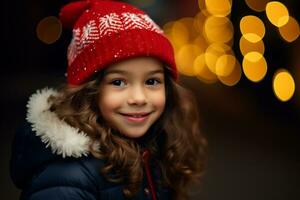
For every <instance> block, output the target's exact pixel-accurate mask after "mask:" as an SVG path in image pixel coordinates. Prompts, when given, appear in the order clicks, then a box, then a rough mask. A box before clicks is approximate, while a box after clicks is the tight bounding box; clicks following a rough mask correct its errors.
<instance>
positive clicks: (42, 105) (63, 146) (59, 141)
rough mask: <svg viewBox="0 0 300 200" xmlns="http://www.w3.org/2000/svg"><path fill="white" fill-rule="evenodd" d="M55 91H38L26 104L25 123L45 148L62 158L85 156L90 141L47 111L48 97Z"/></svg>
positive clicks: (47, 89)
mask: <svg viewBox="0 0 300 200" xmlns="http://www.w3.org/2000/svg"><path fill="white" fill-rule="evenodd" d="M57 94H58V93H57V91H55V90H53V89H49V88H45V89H42V90H38V91H37V92H36V93H35V94H33V95H32V96H31V97H30V99H29V101H28V104H27V108H28V110H27V118H26V119H27V121H28V122H30V123H31V127H32V130H33V131H35V133H36V136H39V137H40V138H41V140H42V142H43V143H45V144H46V147H49V146H50V148H51V150H52V152H53V153H56V154H58V155H62V157H76V158H78V157H81V156H83V155H84V156H87V154H88V153H89V146H90V144H91V139H90V138H89V137H88V136H87V135H86V134H85V133H84V132H82V131H80V130H79V129H77V128H74V127H72V126H70V125H69V124H67V123H66V122H64V121H62V120H60V119H59V118H58V117H57V115H56V114H55V113H53V112H51V111H50V110H49V108H50V106H51V105H50V103H49V102H48V97H49V96H51V95H57Z"/></svg>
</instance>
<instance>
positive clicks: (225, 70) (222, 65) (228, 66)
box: [216, 54, 236, 77]
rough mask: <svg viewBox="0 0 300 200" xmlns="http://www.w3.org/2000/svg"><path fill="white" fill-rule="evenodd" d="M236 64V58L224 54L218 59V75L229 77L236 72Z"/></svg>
mask: <svg viewBox="0 0 300 200" xmlns="http://www.w3.org/2000/svg"><path fill="white" fill-rule="evenodd" d="M235 63H236V58H235V56H233V55H231V54H224V55H222V56H220V57H219V58H218V59H217V62H216V75H217V76H223V77H224V76H229V75H230V74H231V73H232V71H233V70H234V67H235Z"/></svg>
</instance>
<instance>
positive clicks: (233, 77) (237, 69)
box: [218, 61, 242, 86]
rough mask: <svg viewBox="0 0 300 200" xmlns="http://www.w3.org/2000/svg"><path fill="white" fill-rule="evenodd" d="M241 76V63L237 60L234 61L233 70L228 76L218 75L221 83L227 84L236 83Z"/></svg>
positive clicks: (232, 84)
mask: <svg viewBox="0 0 300 200" xmlns="http://www.w3.org/2000/svg"><path fill="white" fill-rule="evenodd" d="M241 77H242V69H241V65H240V63H239V62H238V61H236V62H235V66H234V68H233V71H232V72H231V73H230V74H229V75H228V76H218V79H219V80H220V82H221V83H223V84H224V85H227V86H234V85H236V84H237V83H238V82H239V81H240V79H241Z"/></svg>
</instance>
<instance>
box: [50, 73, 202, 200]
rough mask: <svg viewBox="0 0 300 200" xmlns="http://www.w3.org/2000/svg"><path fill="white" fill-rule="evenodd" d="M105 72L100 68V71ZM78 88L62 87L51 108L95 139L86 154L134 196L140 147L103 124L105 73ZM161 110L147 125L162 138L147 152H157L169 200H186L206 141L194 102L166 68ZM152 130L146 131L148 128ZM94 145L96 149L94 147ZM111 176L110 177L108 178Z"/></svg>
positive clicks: (197, 175)
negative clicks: (101, 94) (100, 162)
mask: <svg viewBox="0 0 300 200" xmlns="http://www.w3.org/2000/svg"><path fill="white" fill-rule="evenodd" d="M103 71H104V70H103ZM103 71H102V72H100V74H99V75H97V77H93V78H92V79H91V80H90V81H88V82H86V83H84V84H82V85H80V86H68V85H64V86H63V87H62V88H61V89H60V92H59V95H56V96H51V97H50V98H49V101H50V103H51V104H52V106H51V108H50V110H51V111H53V112H55V113H56V114H57V116H58V117H59V118H60V119H61V120H64V121H65V122H67V123H68V124H70V125H71V126H74V127H78V128H79V129H80V130H82V131H84V132H85V133H86V134H88V135H89V136H90V137H91V138H92V139H93V141H94V143H93V144H91V148H90V149H91V153H92V154H93V155H94V156H95V157H96V158H100V159H104V160H106V161H107V162H106V163H107V164H106V165H105V166H104V167H103V168H102V169H101V172H102V174H103V175H104V176H105V177H106V178H107V179H108V180H109V181H112V182H125V183H126V187H125V188H124V189H123V193H124V195H125V196H126V197H133V196H134V195H135V194H136V193H137V191H138V189H139V187H140V184H141V182H142V178H143V165H142V158H141V156H140V155H141V147H140V146H139V144H138V142H137V141H136V140H135V139H129V138H126V137H125V136H122V135H121V134H118V133H116V131H114V130H112V129H111V128H110V127H108V126H106V124H105V123H104V121H103V119H102V117H101V113H100V111H99V108H98V107H97V105H98V103H97V102H98V97H99V84H100V82H101V80H102V78H103V74H104V72H103ZM164 74H165V88H166V91H165V92H166V102H167V104H166V107H165V110H164V112H163V114H162V115H161V116H160V118H159V119H158V120H157V121H156V122H155V123H154V124H153V125H152V127H154V129H155V130H159V129H160V130H159V131H157V134H160V135H163V137H164V138H165V139H164V140H163V142H162V143H160V144H159V145H158V144H157V142H155V141H154V140H151V141H150V142H149V144H148V147H150V149H151V151H152V152H158V150H159V152H160V154H159V155H160V156H159V166H160V169H161V172H162V183H163V184H164V185H166V186H168V187H169V188H170V189H171V190H172V191H173V194H174V197H173V198H174V199H187V197H188V195H187V193H188V192H187V187H188V186H189V183H192V182H194V181H199V180H200V177H202V174H203V171H204V168H205V165H206V146H207V145H206V140H205V138H204V137H203V135H202V134H201V133H200V128H199V116H198V112H197V104H196V101H195V99H194V97H193V95H192V94H191V92H189V91H188V90H186V89H184V88H183V87H181V86H180V85H179V84H177V83H176V82H175V81H173V80H172V79H171V78H170V74H169V71H168V70H165V73H164ZM152 127H151V128H152ZM96 143H99V144H100V145H99V146H100V147H99V150H97V151H95V150H94V148H92V146H93V145H95V144H96ZM110 172H114V174H116V175H114V177H113V178H112V177H111V176H109V175H108V174H109V173H110Z"/></svg>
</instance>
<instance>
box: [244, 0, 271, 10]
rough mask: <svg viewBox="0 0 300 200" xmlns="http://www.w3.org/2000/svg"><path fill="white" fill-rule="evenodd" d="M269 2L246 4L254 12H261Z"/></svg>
mask: <svg viewBox="0 0 300 200" xmlns="http://www.w3.org/2000/svg"><path fill="white" fill-rule="evenodd" d="M268 2H269V0H246V4H247V5H248V6H249V8H251V9H252V10H254V11H257V12H261V11H264V10H265V9H266V5H267V3H268Z"/></svg>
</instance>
